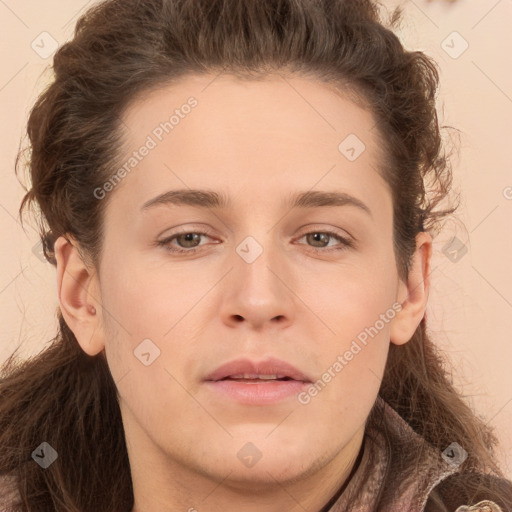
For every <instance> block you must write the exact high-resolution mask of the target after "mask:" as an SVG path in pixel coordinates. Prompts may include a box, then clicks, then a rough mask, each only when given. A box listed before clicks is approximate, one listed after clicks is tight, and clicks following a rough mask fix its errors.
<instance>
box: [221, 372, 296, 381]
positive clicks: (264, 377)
mask: <svg viewBox="0 0 512 512" xmlns="http://www.w3.org/2000/svg"><path fill="white" fill-rule="evenodd" d="M284 377H286V375H278V374H274V375H259V374H257V373H241V374H238V375H230V376H229V378H230V379H262V380H275V379H283V378H284Z"/></svg>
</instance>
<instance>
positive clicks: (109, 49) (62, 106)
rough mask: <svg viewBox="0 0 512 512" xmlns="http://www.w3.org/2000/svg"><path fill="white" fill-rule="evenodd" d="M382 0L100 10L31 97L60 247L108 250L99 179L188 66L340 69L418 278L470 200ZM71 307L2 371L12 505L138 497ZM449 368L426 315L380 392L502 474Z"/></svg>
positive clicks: (0, 430) (397, 351) (45, 507)
mask: <svg viewBox="0 0 512 512" xmlns="http://www.w3.org/2000/svg"><path fill="white" fill-rule="evenodd" d="M381 7H382V6H380V5H379V4H378V2H374V1H370V0H357V1H356V2H353V1H350V0H345V1H342V0H338V1H335V0H258V1H242V0H143V1H141V0H106V1H103V2H101V3H99V4H96V5H94V6H93V7H91V8H90V9H89V10H87V11H86V12H85V13H84V14H83V15H82V16H81V17H80V18H79V20H78V21H77V24H76V28H75V33H74V36H73V38H72V39H71V40H70V41H69V42H67V43H65V44H63V45H62V46H61V47H60V48H59V49H58V51H57V52H56V54H55V56H54V59H53V79H52V81H51V83H50V84H49V85H48V86H47V88H46V89H45V90H44V91H43V92H42V93H41V94H40V96H39V97H38V98H37V100H36V102H35V104H34V105H33V107H32V109H31V112H30V116H29V119H28V123H27V135H28V139H29V143H28V146H27V147H26V148H24V149H23V150H21V149H20V151H19V152H18V155H17V158H16V172H17V173H18V172H19V170H20V167H21V166H22V164H25V166H26V169H27V170H28V175H29V181H30V188H27V187H25V190H26V194H25V196H24V198H23V200H22V203H21V206H20V209H19V213H20V216H21V217H22V218H23V214H24V213H26V211H27V210H29V211H30V210H35V213H36V218H37V222H38V228H39V231H40V237H41V241H42V243H43V250H44V254H45V257H46V258H47V260H48V261H49V262H50V263H51V264H52V265H56V260H55V255H54V242H55V240H56V239H57V238H58V237H59V236H61V235H64V236H72V237H73V238H74V240H76V241H77V243H78V244H79V248H80V250H81V253H82V255H83V257H84V258H86V259H87V260H88V261H90V262H91V263H92V264H94V265H98V263H99V261H100V259H101V249H102V241H103V229H102V226H103V220H104V211H105V207H106V205H107V202H108V197H107V198H106V199H105V200H102V201H98V200H97V199H96V197H95V196H94V194H93V191H94V190H95V189H97V188H98V187H101V186H102V185H103V184H104V183H105V182H106V181H107V180H108V179H109V177H110V176H112V174H113V172H114V170H115V169H116V168H117V165H119V162H120V155H121V148H122V145H123V136H122V133H123V132H122V127H121V122H120V117H121V115H122V113H123V112H124V111H125V109H126V108H127V106H128V105H129V104H130V103H132V102H134V101H136V100H137V98H139V97H140V96H141V95H142V94H144V93H145V92H147V91H149V90H154V89H157V88H159V87H162V86H163V85H167V84H169V83H172V82H175V81H177V80H179V79H180V78H183V77H185V76H186V75H189V74H194V73H199V74H201V73H222V72H229V73H231V74H233V75H235V76H237V77H239V78H240V79H247V80H256V79H260V78H265V76H267V75H268V74H270V73H275V72H278V73H283V74H288V73H289V74H292V73H295V74H298V75H302V76H308V77H312V78H315V79H317V80H318V81H320V82H323V83H325V84H330V85H332V86H333V87H334V88H336V89H338V90H340V91H342V92H345V93H348V94H350V96H351V98H352V99H353V100H354V101H355V102H357V103H358V104H360V105H363V106H364V107H365V108H367V109H368V110H369V111H371V112H372V114H373V115H374V119H375V121H376V127H377V133H378V134H379V137H380V141H381V145H382V149H383V150H384V153H385V156H384V158H383V162H382V168H381V169H380V171H381V172H382V175H383V177H384V178H385V180H386V182H387V183H388V184H389V186H390V189H391V191H392V200H393V242H394V251H395V257H396V264H397V269H398V272H399V276H400V277H401V278H403V279H406V278H407V275H408V271H409V268H410V262H411V256H412V254H413V252H414V249H415V236H416V234H417V233H418V232H420V231H429V232H431V233H432V234H434V235H435V234H437V233H438V232H439V230H440V228H441V224H442V221H443V219H444V218H445V217H446V216H448V215H450V214H453V213H454V212H455V210H456V208H457V207H458V205H456V206H450V205H448V206H446V205H445V207H444V208H442V205H443V202H445V200H447V199H448V198H449V193H450V192H451V189H452V187H451V185H452V170H451V164H450V158H449V156H450V155H449V153H448V152H447V151H446V149H445V147H444V143H443V141H442V137H441V129H442V128H445V127H440V126H439V121H438V117H437V112H436V94H437V89H438V81H439V75H438V69H437V65H436V63H435V62H434V61H433V60H432V59H431V58H429V57H428V56H426V55H425V54H424V53H422V52H420V51H408V50H406V49H405V48H404V46H403V45H402V43H401V42H400V40H399V38H398V37H397V35H395V33H394V29H395V28H396V27H397V26H398V24H399V21H400V19H401V16H402V11H401V9H400V8H396V9H395V10H394V11H393V12H392V13H391V14H390V15H389V16H388V18H387V20H384V19H383V17H382V14H381ZM27 154H28V156H27ZM57 315H58V320H59V329H58V333H57V335H56V336H55V338H54V339H53V340H51V343H50V344H49V346H48V347H47V348H46V349H45V350H43V351H42V352H41V353H39V354H38V355H37V356H35V357H32V358H30V359H28V360H20V359H19V358H18V357H17V355H16V351H15V352H14V353H13V354H12V355H11V357H10V358H9V359H8V360H7V361H6V362H5V364H4V366H3V368H2V370H1V379H0V446H1V447H2V457H0V473H1V474H3V475H5V477H6V478H7V477H8V478H9V479H10V481H12V485H13V488H14V489H16V490H17V492H18V493H19V499H18V500H17V503H15V504H14V505H13V510H15V511H16V512H36V511H37V512H41V511H49V512H53V511H55V512H98V511H100V512H101V511H110V512H111V511H114V510H115V511H130V510H131V507H132V506H133V488H132V481H131V475H130V465H129V460H128V455H127V450H126V445H125V437H124V430H123V424H122V419H121V414H120V409H119V405H118V394H117V389H116V386H115V383H114V381H113V379H112V376H111V374H110V371H109V368H108V365H107V362H106V359H105V358H104V357H102V355H101V354H100V355H98V356H95V357H91V356H88V355H87V354H85V353H84V352H83V351H82V350H81V348H80V347H79V345H78V343H77V340H76V338H75V336H74V335H73V332H72V331H71V330H70V329H69V327H68V326H67V325H66V323H65V321H64V319H63V317H62V313H61V311H60V309H57ZM449 373H450V372H449V370H448V369H447V365H446V361H445V360H444V359H443V357H442V356H441V354H440V353H439V352H438V350H437V349H436V347H435V345H434V343H433V342H432V340H431V338H430V336H429V334H428V331H427V324H426V320H425V319H423V320H422V322H421V324H420V325H419V326H418V328H417V330H416V332H415V334H414V335H413V337H412V339H411V340H410V341H409V342H408V343H406V344H405V345H403V346H396V345H393V344H392V345H391V347H390V352H389V356H388V360H387V363H386V369H385V373H384V377H383V381H382V385H381V388H380V391H379V394H380V396H381V397H382V398H383V399H384V400H385V401H386V402H388V403H389V404H390V405H391V406H392V407H393V408H394V409H395V410H396V411H397V412H398V413H399V414H400V415H401V416H402V417H403V418H404V419H405V420H406V421H407V422H408V423H409V424H410V425H411V427H412V428H413V429H414V430H415V431H416V432H417V433H419V434H420V435H421V436H422V437H423V438H424V439H425V440H426V441H428V442H429V443H431V444H432V445H433V446H435V447H437V448H438V449H439V450H440V451H442V450H444V449H445V448H446V447H447V446H448V445H449V444H450V443H452V442H453V441H456V442H458V443H459V444H460V445H461V446H463V447H464V449H465V450H466V451H467V452H468V454H469V455H468V458H467V459H466V461H465V462H464V463H463V465H462V467H461V471H465V472H468V473H471V472H478V471H492V472H494V473H496V474H498V475H501V473H500V469H499V468H498V467H497V465H496V463H495V462H494V450H495V446H496V445H497V439H496V437H495V436H494V434H493V432H492V429H491V428H490V427H489V426H487V425H486V424H485V423H484V421H483V420H482V419H481V418H479V417H478V416H477V415H476V414H475V413H474V412H473V411H472V409H471V408H470V406H469V405H468V404H466V402H465V401H464V400H463V399H462V398H461V396H460V395H459V393H458V392H457V391H456V390H455V388H454V387H453V386H452V383H451V378H450V374H449ZM43 440H44V441H47V442H48V443H49V444H50V445H51V446H53V447H54V448H55V449H56V450H57V452H58V453H59V457H58V458H57V459H56V461H55V462H54V463H53V464H52V465H51V466H50V467H49V468H48V469H47V470H45V471H41V470H40V468H39V466H38V465H37V464H35V463H34V461H33V460H32V459H31V453H32V452H33V450H34V449H35V448H36V447H37V446H38V445H39V444H40V443H41V441H43ZM391 477H392V478H403V475H391ZM468 485H469V484H468ZM478 485H479V486H480V487H481V485H482V484H481V482H480V483H479V484H478ZM485 485H486V486H487V487H486V489H485V490H487V491H489V494H490V495H491V497H494V498H496V497H499V492H500V491H499V490H498V489H494V488H493V487H492V484H491V483H485ZM4 498H5V499H7V497H6V496H4Z"/></svg>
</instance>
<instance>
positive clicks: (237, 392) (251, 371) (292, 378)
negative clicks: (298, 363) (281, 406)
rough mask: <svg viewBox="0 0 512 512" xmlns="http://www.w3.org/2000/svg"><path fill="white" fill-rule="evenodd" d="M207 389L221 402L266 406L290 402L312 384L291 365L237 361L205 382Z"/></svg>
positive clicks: (215, 372) (276, 361)
mask: <svg viewBox="0 0 512 512" xmlns="http://www.w3.org/2000/svg"><path fill="white" fill-rule="evenodd" d="M205 383H206V384H207V386H208V388H209V389H210V390H212V391H213V392H214V393H215V394H216V396H218V397H220V398H221V399H222V400H224V401H225V400H226V399H229V400H235V401H236V402H238V403H241V404H246V405H269V404H272V403H276V402H280V401H283V400H285V399H290V398H292V397H293V396H294V395H297V394H298V393H300V392H301V391H303V390H304V389H305V387H307V386H309V385H310V384H311V383H312V380H311V379H310V378H309V377H308V376H307V375H306V374H304V373H302V372H301V371H299V370H297V368H295V367H294V366H293V365H291V364H289V363H287V362H286V361H282V360H279V359H273V358H271V359H266V360H264V361H251V360H249V359H237V360H234V361H230V362H228V363H226V364H224V365H222V366H220V367H219V368H217V370H215V371H214V372H212V373H211V374H210V375H208V377H206V379H205Z"/></svg>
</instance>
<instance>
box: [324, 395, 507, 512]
mask: <svg viewBox="0 0 512 512" xmlns="http://www.w3.org/2000/svg"><path fill="white" fill-rule="evenodd" d="M459 453H463V452H462V451H461V452H459ZM418 455H419V456H420V457H419V460H420V461H421V462H419V463H418ZM451 455H452V456H453V453H452V454H451ZM359 457H360V459H359V463H357V462H356V464H357V468H356V469H355V471H353V475H352V476H351V477H350V478H349V480H348V483H347V484H346V486H345V487H344V488H343V489H342V490H341V495H339V496H337V497H334V498H333V499H332V500H331V502H330V503H329V504H327V506H326V507H324V510H323V511H322V512H510V511H512V483H511V482H508V481H507V480H500V479H499V478H496V477H494V476H491V475H481V474H475V473H461V472H460V471H459V465H460V464H459V465H457V463H454V461H453V460H450V459H449V458H448V457H447V456H446V455H445V457H443V456H442V454H441V453H440V452H439V451H438V450H437V449H435V448H434V447H433V446H432V445H430V444H429V443H427V442H426V441H425V440H424V439H423V438H422V437H420V436H419V435H418V434H416V432H414V430H413V429H412V428H411V427H410V426H409V424H408V423H407V422H405V421H404V420H403V419H402V418H401V417H400V416H399V415H398V413H397V412H396V411H395V410H394V409H392V408H391V407H390V406H389V404H387V403H386V402H385V401H384V400H383V399H382V398H381V397H378V398H377V402H376V404H375V407H374V410H373V411H372V414H371V415H370V418H369V419H368V422H367V426H366V431H365V437H364V441H363V449H362V451H361V453H360V456H359ZM445 459H446V460H445ZM459 460H460V458H459ZM392 474H395V475H396V474H400V475H404V477H403V479H401V480H400V481H398V482H397V481H390V480H389V479H388V476H389V475H392ZM468 479H473V481H477V482H482V481H484V482H485V481H486V479H487V481H489V480H494V481H496V480H498V481H499V483H500V484H501V485H502V488H503V489H504V490H505V491H506V493H510V496H511V501H510V503H506V504H500V505H498V504H497V503H495V502H494V501H491V500H492V499H493V497H492V496H479V495H477V496H473V497H472V498H468V497H467V496H465V495H464V493H463V492H462V489H464V482H467V481H468ZM395 480H396V479H395ZM474 500H475V501H474Z"/></svg>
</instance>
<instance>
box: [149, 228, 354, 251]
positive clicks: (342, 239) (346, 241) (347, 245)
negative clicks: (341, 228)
mask: <svg viewBox="0 0 512 512" xmlns="http://www.w3.org/2000/svg"><path fill="white" fill-rule="evenodd" d="M188 234H196V235H204V236H210V233H208V232H203V231H183V232H182V233H176V234H174V235H172V236H170V237H167V238H165V239H164V240H159V241H158V242H157V245H158V246H159V247H164V249H165V250H166V251H168V252H170V253H175V254H193V253H195V252H197V251H198V250H199V249H200V248H201V246H198V247H191V248H189V249H176V248H173V249H171V248H170V242H172V241H173V240H174V239H175V238H177V237H178V236H181V235H188ZM310 234H323V235H328V236H330V237H333V238H336V239H337V240H339V241H340V242H342V245H341V246H339V247H335V248H332V247H331V248H322V247H311V246H310V247H309V249H310V250H312V251H313V252H316V253H321V252H332V251H344V250H347V249H348V248H353V247H354V243H353V242H352V241H351V240H349V239H348V238H345V237H342V236H340V235H338V234H337V233H335V232H333V231H308V232H307V233H304V234H303V235H301V236H300V237H299V239H300V238H304V237H305V236H306V235H310Z"/></svg>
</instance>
